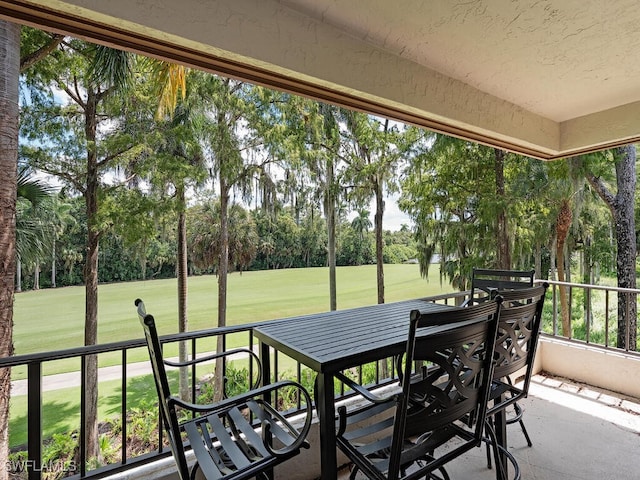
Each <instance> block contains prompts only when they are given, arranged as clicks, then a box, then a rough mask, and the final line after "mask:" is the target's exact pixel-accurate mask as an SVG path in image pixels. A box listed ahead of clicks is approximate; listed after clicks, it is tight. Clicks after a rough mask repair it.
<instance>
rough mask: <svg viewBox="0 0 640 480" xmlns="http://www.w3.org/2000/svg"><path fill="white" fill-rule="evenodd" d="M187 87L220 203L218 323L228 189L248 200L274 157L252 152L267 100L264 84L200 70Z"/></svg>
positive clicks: (224, 281) (223, 300) (222, 314)
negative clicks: (195, 102)
mask: <svg viewBox="0 0 640 480" xmlns="http://www.w3.org/2000/svg"><path fill="white" fill-rule="evenodd" d="M191 81H194V82H197V85H194V86H193V87H190V88H195V89H196V92H197V95H199V97H200V98H201V99H202V108H204V110H205V112H206V115H205V121H204V122H203V125H202V129H201V133H202V142H203V145H204V155H205V158H206V160H207V161H208V166H209V171H210V173H211V175H212V179H213V181H214V182H215V184H216V186H217V189H218V198H219V202H220V209H219V214H220V222H219V226H220V234H219V237H218V238H219V242H220V248H219V260H218V262H217V263H218V269H217V274H218V326H219V327H223V326H225V325H226V324H227V285H228V278H227V277H228V273H229V267H230V265H229V248H230V247H229V240H230V239H229V208H230V206H231V193H232V192H233V191H239V192H241V193H243V194H244V196H245V199H247V200H248V199H249V196H250V192H251V187H252V185H253V180H254V179H255V178H265V177H266V176H267V173H268V167H267V166H268V165H269V163H271V162H272V161H273V160H274V158H273V157H272V156H270V155H269V152H263V153H264V155H257V154H256V155H254V156H251V154H252V152H253V153H255V152H256V151H257V150H258V149H259V147H260V146H262V145H263V143H264V139H263V138H262V137H261V133H260V131H259V129H256V128H255V125H256V123H259V122H260V120H261V118H262V114H261V112H262V108H264V109H266V110H267V111H268V110H269V108H270V107H269V102H268V101H267V102H264V104H263V102H261V99H262V98H264V95H262V93H261V92H262V89H260V88H259V87H253V86H251V85H249V84H247V83H243V82H239V81H236V80H232V79H229V78H223V77H219V76H216V75H208V74H203V75H199V76H198V78H197V79H194V78H192V79H191ZM217 349H218V351H222V350H223V344H222V337H220V338H219V339H218V345H217ZM216 371H217V374H216V388H215V392H216V395H221V394H222V375H221V374H219V372H221V371H222V359H219V361H217V362H216Z"/></svg>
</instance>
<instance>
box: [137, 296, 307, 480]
mask: <svg viewBox="0 0 640 480" xmlns="http://www.w3.org/2000/svg"><path fill="white" fill-rule="evenodd" d="M135 305H136V307H137V311H138V317H139V319H140V323H141V324H142V326H143V329H144V334H145V338H146V341H147V347H148V349H149V359H150V361H151V366H152V370H153V376H154V380H155V384H156V389H157V393H158V399H159V402H160V412H161V417H162V423H163V424H164V428H165V429H166V431H167V434H168V440H169V445H170V447H171V451H172V453H173V457H174V459H175V462H176V465H177V469H178V475H179V477H180V480H193V479H194V478H195V477H196V474H198V472H201V474H202V476H204V478H206V479H207V480H219V479H226V478H229V479H234V480H235V479H238V480H240V479H246V478H253V477H256V478H265V479H268V478H270V477H272V474H273V468H274V467H275V466H277V465H278V464H280V463H282V462H284V461H286V460H288V459H290V458H292V457H294V456H295V455H297V454H298V453H300V450H301V448H308V447H309V444H308V443H307V441H306V436H307V434H308V433H309V428H310V427H311V420H312V404H311V399H310V398H309V393H308V392H307V391H306V390H305V389H304V388H303V387H302V386H301V385H300V384H298V383H296V382H293V381H289V380H284V381H279V382H276V383H273V384H270V385H266V386H264V387H258V388H253V389H251V390H250V391H247V392H245V393H242V394H239V395H236V396H233V397H231V398H225V399H223V400H222V401H220V402H218V403H213V404H206V405H200V404H194V403H190V402H187V401H184V400H182V399H180V398H179V397H177V396H174V395H172V394H171V391H170V389H169V382H168V380H167V374H166V370H165V365H170V366H173V367H182V366H190V365H194V364H196V363H202V362H206V361H211V360H214V359H216V358H220V357H223V356H229V355H235V354H237V353H238V352H239V351H240V350H242V351H245V352H246V353H247V354H249V355H251V356H252V357H253V358H254V360H255V361H257V362H259V359H258V357H257V356H256V355H255V353H253V352H252V351H251V350H249V349H235V350H232V351H227V352H221V353H217V354H212V355H209V356H206V357H202V358H197V359H193V360H190V361H186V362H170V361H168V360H164V359H163V356H162V345H161V343H160V340H159V338H158V332H157V329H156V326H155V321H154V318H153V316H152V315H149V314H147V312H146V310H145V306H144V303H143V302H142V300H140V299H137V300H136V301H135ZM258 371H261V369H260V368H258ZM291 387H293V388H295V389H297V391H298V394H299V395H300V397H302V398H301V400H302V401H301V403H302V404H303V405H305V411H304V414H305V418H304V424H303V426H302V428H300V429H297V428H295V427H294V426H293V425H292V424H291V423H290V422H289V421H288V420H287V419H286V418H285V417H284V415H283V414H282V412H281V411H279V410H278V408H277V407H276V406H274V405H272V404H271V403H270V402H269V401H267V400H266V399H267V398H269V397H270V396H271V395H272V394H273V392H275V391H276V390H278V389H282V388H291ZM189 448H190V449H191V450H192V451H193V454H194V456H195V463H193V465H192V466H191V467H190V466H189V463H192V462H188V461H187V455H186V453H185V451H186V450H188V449H189Z"/></svg>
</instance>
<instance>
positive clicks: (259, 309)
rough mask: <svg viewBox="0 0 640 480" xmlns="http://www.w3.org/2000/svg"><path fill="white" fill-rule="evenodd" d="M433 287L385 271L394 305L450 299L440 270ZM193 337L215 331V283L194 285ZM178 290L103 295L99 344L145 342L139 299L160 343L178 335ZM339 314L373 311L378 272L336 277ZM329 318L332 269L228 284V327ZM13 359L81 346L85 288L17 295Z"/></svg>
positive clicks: (411, 272) (170, 284)
mask: <svg viewBox="0 0 640 480" xmlns="http://www.w3.org/2000/svg"><path fill="white" fill-rule="evenodd" d="M430 273H431V275H430V276H431V278H430V280H429V281H427V280H426V279H423V278H421V277H420V273H419V268H418V265H385V294H386V296H385V298H386V301H387V302H394V301H399V300H405V299H410V298H418V297H424V296H428V295H436V294H439V293H443V292H446V291H450V290H451V289H450V287H449V286H448V285H440V281H439V278H438V272H437V269H436V268H434V269H433V270H432V271H431V272H430ZM188 289H189V290H188V291H189V295H188V315H189V330H198V329H203V328H212V327H215V326H216V325H217V303H218V294H217V277H216V276H201V277H190V278H189V281H188ZM176 290H177V282H176V280H175V279H169V280H148V281H144V282H127V283H115V284H103V285H100V287H99V299H98V343H108V342H115V341H119V340H128V339H134V338H141V337H142V329H141V327H140V324H139V323H138V318H137V315H136V313H135V309H134V305H133V301H134V300H135V299H136V298H142V299H143V300H144V301H145V304H146V306H147V310H148V311H149V312H150V313H153V315H154V317H156V322H157V324H158V330H159V333H160V334H161V335H164V334H170V333H175V332H177V325H176V323H177V322H176V317H177V313H178V303H177V295H176ZM337 290H338V308H339V309H345V308H351V307H357V306H362V305H372V304H375V303H376V301H377V300H376V299H377V294H376V267H375V265H367V266H362V267H340V268H338V270H337ZM326 310H329V273H328V269H327V268H305V269H288V270H270V271H258V272H244V273H242V274H239V273H234V274H232V275H230V276H229V286H228V296H227V324H228V325H239V324H243V323H249V322H258V321H263V320H271V319H274V318H284V317H290V316H294V315H301V314H306V313H315V312H322V311H326ZM13 318H14V333H13V338H14V346H15V354H16V355H21V354H26V353H34V352H44V351H50V350H60V349H65V348H73V347H79V346H82V345H83V335H84V287H65V288H57V289H46V290H39V291H29V292H22V293H18V294H16V296H15V305H14V317H13Z"/></svg>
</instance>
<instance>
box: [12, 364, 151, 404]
mask: <svg viewBox="0 0 640 480" xmlns="http://www.w3.org/2000/svg"><path fill="white" fill-rule="evenodd" d="M149 373H151V365H149V362H136V363H129V364H127V378H133V377H139V376H140V375H147V374H149ZM121 378H122V366H121V365H115V366H113V367H102V368H99V369H98V382H106V381H108V380H119V379H121ZM79 386H80V372H68V373H58V374H55V375H46V376H44V377H42V391H43V392H48V391H51V390H60V389H63V388H70V387H79ZM26 394H27V380H16V381H14V382H11V396H12V397H16V396H18V395H26Z"/></svg>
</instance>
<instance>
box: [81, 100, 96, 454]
mask: <svg viewBox="0 0 640 480" xmlns="http://www.w3.org/2000/svg"><path fill="white" fill-rule="evenodd" d="M97 103H98V102H97V98H96V95H95V93H94V92H92V91H89V92H87V104H86V111H85V134H86V138H87V186H86V192H85V205H86V212H87V246H86V259H85V264H84V271H83V277H84V285H85V320H84V344H85V345H95V344H96V343H97V341H98V248H99V247H98V245H99V240H100V233H99V231H98V226H97V225H96V217H97V214H98V158H97V151H96V146H95V145H96V124H97V122H96V108H97ZM85 373H86V378H87V383H86V385H85V387H84V388H85V399H86V400H85V401H86V405H85V408H86V410H85V411H86V417H85V424H84V428H85V439H86V444H85V455H86V458H87V460H90V459H92V458H98V456H99V453H100V450H99V448H98V357H97V355H89V356H87V358H86V372H85Z"/></svg>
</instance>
